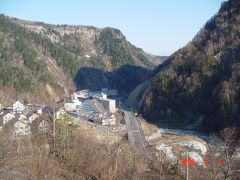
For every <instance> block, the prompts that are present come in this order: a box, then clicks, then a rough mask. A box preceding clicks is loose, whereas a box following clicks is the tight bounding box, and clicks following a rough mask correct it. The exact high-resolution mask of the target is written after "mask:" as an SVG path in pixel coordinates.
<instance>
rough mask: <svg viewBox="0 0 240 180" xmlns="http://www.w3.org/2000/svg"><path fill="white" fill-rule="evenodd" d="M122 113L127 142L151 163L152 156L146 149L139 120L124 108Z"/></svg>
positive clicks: (146, 144) (145, 141)
mask: <svg viewBox="0 0 240 180" xmlns="http://www.w3.org/2000/svg"><path fill="white" fill-rule="evenodd" d="M123 112H124V116H125V121H126V130H127V131H128V139H129V141H130V142H131V143H132V144H134V145H135V146H137V148H138V149H139V150H141V151H142V152H143V153H144V154H145V156H146V158H147V160H149V161H153V158H152V156H151V155H150V154H149V152H148V150H147V149H146V148H147V146H148V143H147V140H146V138H145V136H144V134H143V130H142V127H141V124H140V120H139V118H138V117H136V116H135V115H134V113H133V112H131V111H129V110H128V109H127V108H126V107H124V109H123Z"/></svg>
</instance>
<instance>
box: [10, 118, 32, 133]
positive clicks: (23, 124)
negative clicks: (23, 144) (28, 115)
mask: <svg viewBox="0 0 240 180" xmlns="http://www.w3.org/2000/svg"><path fill="white" fill-rule="evenodd" d="M14 130H15V134H16V135H18V136H23V135H29V134H31V130H30V124H29V123H28V122H27V121H24V120H18V121H17V122H16V123H15V124H14Z"/></svg>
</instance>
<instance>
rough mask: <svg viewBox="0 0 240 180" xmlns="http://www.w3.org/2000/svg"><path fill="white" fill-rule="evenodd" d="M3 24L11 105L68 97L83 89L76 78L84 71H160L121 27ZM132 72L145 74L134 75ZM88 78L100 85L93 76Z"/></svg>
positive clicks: (0, 82)
mask: <svg viewBox="0 0 240 180" xmlns="http://www.w3.org/2000/svg"><path fill="white" fill-rule="evenodd" d="M0 23H1V26H0V42H1V43H0V45H1V46H0V54H1V57H0V59H1V61H0V62H1V65H2V67H4V69H5V70H4V69H2V73H1V75H2V77H1V78H0V87H1V89H2V91H1V94H3V96H5V101H7V99H8V101H9V100H10V99H12V98H15V99H16V98H21V99H24V100H25V101H32V100H33V97H34V98H36V100H37V101H48V100H49V99H52V100H54V101H55V100H57V99H59V98H62V97H64V96H68V95H69V94H70V92H72V91H74V89H75V88H76V87H79V86H78V85H77V84H76V83H77V82H79V79H78V80H77V81H76V75H77V72H78V71H79V70H80V69H81V68H84V67H89V68H97V69H99V70H101V71H104V72H111V71H116V70H117V69H119V68H121V66H123V65H126V64H129V65H131V66H139V67H141V68H142V69H146V70H147V69H149V70H151V69H153V68H154V67H155V64H154V63H153V62H152V61H153V60H152V59H151V57H149V56H147V55H146V53H145V52H144V51H143V50H142V49H140V48H137V47H135V46H134V45H132V44H131V43H130V42H128V41H127V39H126V37H125V36H124V35H123V34H122V32H121V31H120V30H118V29H115V28H101V29H99V28H96V27H93V26H82V25H78V26H73V25H72V26H68V25H50V24H45V23H42V22H32V21H25V20H19V19H17V18H11V17H7V16H4V15H1V16H0ZM152 58H155V56H153V57H152ZM127 73H128V74H129V75H132V76H134V77H136V76H139V74H134V72H132V71H131V72H127ZM141 76H145V74H141ZM20 77H21V78H20ZM86 79H87V80H88V81H89V82H88V83H93V84H94V82H91V80H90V79H88V78H87V76H86V77H85V80H86ZM139 79H142V78H139ZM111 80H112V79H111ZM111 80H110V79H109V81H111ZM135 83H140V81H137V82H135ZM109 84H111V83H109ZM103 85H104V84H102V86H103ZM46 86H48V87H49V86H50V87H51V88H52V90H54V91H56V92H55V93H51V94H56V97H51V96H49V93H48V92H47V91H46V89H49V88H46ZM100 87H101V84H100Z"/></svg>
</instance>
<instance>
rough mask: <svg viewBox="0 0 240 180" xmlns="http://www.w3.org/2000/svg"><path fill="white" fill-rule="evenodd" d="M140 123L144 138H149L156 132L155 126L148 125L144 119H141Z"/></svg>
mask: <svg viewBox="0 0 240 180" xmlns="http://www.w3.org/2000/svg"><path fill="white" fill-rule="evenodd" d="M140 122H141V126H142V129H143V133H144V135H145V136H151V135H152V134H153V133H156V132H157V131H158V128H157V127H156V126H155V125H153V124H150V123H148V122H147V121H146V120H145V119H143V118H141V121H140Z"/></svg>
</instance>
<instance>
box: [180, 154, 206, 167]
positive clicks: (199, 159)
mask: <svg viewBox="0 0 240 180" xmlns="http://www.w3.org/2000/svg"><path fill="white" fill-rule="evenodd" d="M182 156H183V157H186V156H188V157H189V159H193V160H194V161H195V162H196V163H197V164H198V165H201V166H203V165H204V161H203V158H202V156H200V155H199V154H198V153H197V152H187V153H183V154H182Z"/></svg>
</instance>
